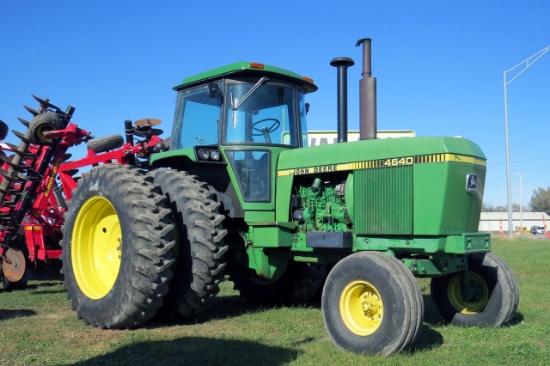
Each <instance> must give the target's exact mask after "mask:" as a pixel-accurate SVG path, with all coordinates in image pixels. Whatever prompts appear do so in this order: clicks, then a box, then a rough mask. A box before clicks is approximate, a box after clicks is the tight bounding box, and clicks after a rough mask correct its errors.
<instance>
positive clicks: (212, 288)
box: [148, 169, 228, 320]
mask: <svg viewBox="0 0 550 366" xmlns="http://www.w3.org/2000/svg"><path fill="white" fill-rule="evenodd" d="M148 179H150V180H151V179H152V181H153V182H154V185H155V186H158V187H159V188H160V191H161V192H162V193H163V194H164V195H165V196H166V198H167V201H168V202H169V204H170V208H171V209H172V215H173V218H174V222H175V224H176V229H177V230H176V232H177V234H176V238H177V240H176V241H177V243H178V245H177V250H176V253H177V256H176V259H177V263H176V266H175V269H174V271H175V275H174V280H173V281H172V283H171V284H170V292H169V294H168V295H167V296H166V298H165V304H164V306H163V307H162V309H161V310H160V311H159V315H160V316H161V317H163V318H165V319H168V320H169V319H175V320H178V319H179V318H180V317H183V318H195V317H196V316H197V315H198V314H199V313H200V312H202V311H204V310H205V309H206V308H207V307H208V306H209V305H210V304H211V302H212V300H213V299H214V297H215V296H216V295H217V293H218V292H219V291H220V288H219V286H218V285H219V283H220V282H221V281H222V280H223V269H224V268H225V266H226V260H225V253H226V252H227V249H228V247H227V245H226V244H225V243H224V241H223V238H224V237H225V236H226V235H227V230H225V229H223V227H222V222H223V220H224V218H225V217H224V216H222V215H220V214H219V210H218V208H219V207H220V203H218V202H216V201H215V197H214V194H213V193H212V192H211V191H210V190H209V189H208V186H207V185H206V184H205V183H204V182H201V181H199V180H198V179H197V178H196V177H195V176H192V175H188V174H187V173H185V172H180V171H175V170H164V169H161V170H156V171H153V172H151V173H149V177H148Z"/></svg>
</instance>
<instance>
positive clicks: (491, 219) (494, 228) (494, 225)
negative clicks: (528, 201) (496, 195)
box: [479, 212, 550, 233]
mask: <svg viewBox="0 0 550 366" xmlns="http://www.w3.org/2000/svg"><path fill="white" fill-rule="evenodd" d="M545 220H546V227H547V228H548V229H550V216H549V215H548V214H546V213H544V212H523V213H521V212H512V225H513V227H514V231H516V232H517V231H518V230H519V228H520V225H521V223H522V222H523V227H524V228H526V229H527V233H529V230H530V229H531V226H543V227H544V225H545V222H544V221H545ZM501 225H502V232H504V233H508V212H482V213H481V217H480V218H479V231H487V232H492V233H499V232H500V231H501Z"/></svg>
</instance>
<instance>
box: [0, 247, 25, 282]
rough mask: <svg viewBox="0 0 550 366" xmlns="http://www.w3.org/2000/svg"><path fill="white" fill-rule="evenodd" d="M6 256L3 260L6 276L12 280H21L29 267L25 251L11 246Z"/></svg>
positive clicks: (3, 270)
mask: <svg viewBox="0 0 550 366" xmlns="http://www.w3.org/2000/svg"><path fill="white" fill-rule="evenodd" d="M4 257H5V258H4V260H3V261H2V272H3V273H4V277H5V278H6V279H7V280H8V281H10V282H17V281H19V280H21V279H22V278H23V276H24V275H25V269H26V267H27V263H26V261H25V255H24V254H23V252H22V251H20V250H17V249H13V248H9V249H8V250H6V252H5V253H4ZM6 259H7V260H6Z"/></svg>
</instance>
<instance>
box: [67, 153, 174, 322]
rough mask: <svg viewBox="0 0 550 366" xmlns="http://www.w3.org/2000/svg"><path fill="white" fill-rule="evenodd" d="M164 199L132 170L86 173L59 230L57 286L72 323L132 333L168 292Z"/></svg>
mask: <svg viewBox="0 0 550 366" xmlns="http://www.w3.org/2000/svg"><path fill="white" fill-rule="evenodd" d="M170 215H171V213H170V209H169V208H168V207H167V205H166V201H165V199H164V196H162V195H161V194H159V193H158V192H156V191H155V189H154V187H153V186H152V185H151V184H150V183H148V182H147V181H146V179H145V176H144V174H143V173H141V172H140V171H139V170H138V169H136V168H133V167H130V166H124V165H117V164H109V165H102V166H99V167H95V168H93V169H92V170H90V171H89V172H88V173H86V174H85V175H84V176H83V177H82V179H81V180H80V181H79V185H78V187H77V188H76V189H75V190H74V191H73V199H72V200H71V201H70V202H69V210H68V211H67V213H66V214H65V225H64V226H63V240H62V242H61V245H62V247H63V253H62V255H61V260H62V261H63V274H64V277H65V280H64V283H65V286H66V287H67V296H68V298H69V299H70V300H71V301H72V307H73V309H75V310H76V311H77V314H78V317H80V318H82V319H84V321H85V322H87V323H89V324H91V325H93V326H96V327H100V328H112V329H118V328H134V327H137V326H140V325H141V324H143V323H144V322H146V321H147V320H148V319H150V318H151V317H153V316H154V315H155V313H156V311H157V309H158V308H159V307H160V306H161V305H162V298H163V296H164V295H165V294H166V293H167V292H168V284H169V281H170V280H171V278H172V271H171V266H172V264H173V262H174V258H173V254H172V250H173V247H174V240H173V229H174V225H173V223H172V220H171V217H170Z"/></svg>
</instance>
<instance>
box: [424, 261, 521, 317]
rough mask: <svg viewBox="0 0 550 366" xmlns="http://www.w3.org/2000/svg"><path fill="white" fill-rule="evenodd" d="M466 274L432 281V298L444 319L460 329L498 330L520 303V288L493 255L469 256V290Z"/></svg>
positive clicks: (510, 273)
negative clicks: (481, 328)
mask: <svg viewBox="0 0 550 366" xmlns="http://www.w3.org/2000/svg"><path fill="white" fill-rule="evenodd" d="M462 276H463V274H462V273H453V274H450V275H447V276H443V277H436V278H433V279H432V281H431V284H430V288H431V298H432V301H433V302H434V304H435V306H436V308H437V310H438V312H439V314H440V315H441V316H442V317H443V319H444V320H445V321H447V322H449V323H451V324H453V325H458V326H467V327H472V326H480V327H498V326H501V325H502V324H504V323H506V322H507V321H509V320H510V319H511V318H512V317H513V316H514V314H515V312H516V310H517V307H518V303H519V287H518V283H517V280H516V277H515V275H514V273H513V272H512V270H511V269H510V267H509V266H508V264H506V262H504V261H503V260H502V259H501V258H500V257H498V256H496V255H495V254H493V253H487V254H474V255H470V256H468V277H467V278H468V282H469V288H468V289H466V290H465V289H464V286H463V279H462Z"/></svg>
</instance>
